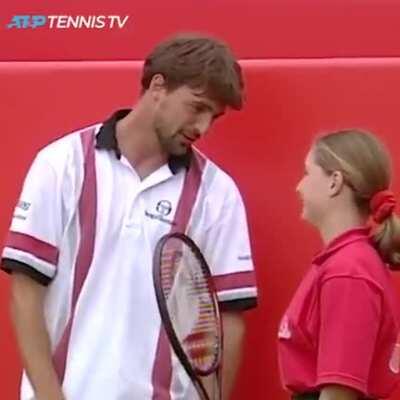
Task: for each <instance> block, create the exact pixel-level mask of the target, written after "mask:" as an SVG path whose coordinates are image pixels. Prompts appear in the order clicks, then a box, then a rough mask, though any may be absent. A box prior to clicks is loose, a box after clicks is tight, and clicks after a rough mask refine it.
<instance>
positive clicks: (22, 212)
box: [13, 200, 31, 221]
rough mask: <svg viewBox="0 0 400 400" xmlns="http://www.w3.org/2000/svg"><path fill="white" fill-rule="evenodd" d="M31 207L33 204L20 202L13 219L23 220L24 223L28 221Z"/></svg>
mask: <svg viewBox="0 0 400 400" xmlns="http://www.w3.org/2000/svg"><path fill="white" fill-rule="evenodd" d="M30 207H31V203H29V202H28V201H24V200H20V201H19V202H18V203H17V206H16V207H15V212H14V215H13V218H16V219H21V220H23V221H24V220H26V218H27V215H26V213H27V212H28V211H29V209H30Z"/></svg>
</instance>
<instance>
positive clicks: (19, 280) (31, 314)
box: [11, 272, 65, 400]
mask: <svg viewBox="0 0 400 400" xmlns="http://www.w3.org/2000/svg"><path fill="white" fill-rule="evenodd" d="M45 293H46V287H45V286H43V285H41V284H39V283H37V282H36V281H34V280H33V279H32V278H30V277H28V276H27V275H25V274H23V273H19V272H14V273H13V274H12V285H11V318H12V322H13V325H14V329H15V332H16V335H17V341H18V345H19V349H20V352H21V356H22V360H23V364H24V368H25V370H26V372H27V375H28V377H29V380H30V382H31V384H32V386H33V388H34V391H35V395H36V399H37V400H64V399H65V398H64V396H63V394H62V390H61V386H60V384H59V382H58V378H57V375H56V372H55V369H54V365H53V362H52V355H51V346H50V340H49V335H48V332H47V329H46V324H45V319H44V312H43V303H44V297H45Z"/></svg>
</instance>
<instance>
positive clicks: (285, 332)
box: [278, 315, 292, 339]
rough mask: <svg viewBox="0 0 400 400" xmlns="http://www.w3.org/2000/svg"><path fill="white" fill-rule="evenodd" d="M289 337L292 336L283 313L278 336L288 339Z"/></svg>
mask: <svg viewBox="0 0 400 400" xmlns="http://www.w3.org/2000/svg"><path fill="white" fill-rule="evenodd" d="M291 337H292V332H291V330H290V325H289V318H288V317H287V316H286V315H285V316H284V317H283V318H282V321H281V325H280V327H279V332H278V338H280V339H290V338H291Z"/></svg>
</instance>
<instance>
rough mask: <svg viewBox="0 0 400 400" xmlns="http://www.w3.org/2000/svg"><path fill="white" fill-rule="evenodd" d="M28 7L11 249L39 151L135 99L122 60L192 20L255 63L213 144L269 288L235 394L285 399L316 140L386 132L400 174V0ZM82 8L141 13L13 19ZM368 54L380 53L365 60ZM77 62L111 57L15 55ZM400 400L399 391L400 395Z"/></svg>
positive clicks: (12, 112) (0, 153) (5, 212)
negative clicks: (106, 27)
mask: <svg viewBox="0 0 400 400" xmlns="http://www.w3.org/2000/svg"><path fill="white" fill-rule="evenodd" d="M4 3H5V2H4ZM18 3H19V4H12V3H11V2H8V3H6V4H2V5H0V43H1V46H0V61H1V60H3V62H0V96H1V97H0V98H1V103H0V104H1V112H0V127H1V135H2V136H1V138H2V146H0V160H1V161H0V162H1V164H0V187H1V188H2V189H1V200H0V244H1V242H2V240H3V239H4V235H5V233H6V229H7V227H8V224H9V221H10V216H11V212H12V208H13V205H14V202H15V200H16V198H17V196H18V190H19V188H20V185H21V182H22V178H23V176H24V174H25V172H26V169H27V167H28V165H29V163H30V161H31V159H32V157H33V155H34V154H35V151H36V150H37V149H38V148H39V147H40V146H42V145H44V144H46V143H47V142H48V141H49V140H51V139H53V138H55V137H58V136H61V135H63V134H64V133H66V132H68V131H70V130H73V129H76V128H78V127H81V126H84V125H86V124H89V123H92V122H94V121H99V120H101V119H103V118H104V117H106V116H107V115H108V114H109V113H110V112H111V111H112V110H113V109H114V108H117V107H120V106H129V105H131V104H133V103H134V101H135V98H136V96H137V93H138V74H139V70H140V66H141V64H140V62H117V61H112V60H121V59H141V58H143V56H144V55H145V53H146V52H147V51H148V49H149V48H150V47H151V46H152V45H153V44H154V43H155V42H156V41H158V40H159V39H160V38H161V37H163V36H164V35H165V34H169V33H171V32H173V31H175V30H180V29H190V30H202V31H208V32H213V33H215V34H218V35H219V36H221V37H223V38H225V39H226V40H228V41H229V42H230V43H231V44H232V46H233V47H234V48H235V50H236V52H237V54H238V55H239V56H240V57H241V58H242V59H247V60H245V61H242V65H243V67H244V71H245V77H246V81H247V98H248V101H247V105H246V108H245V109H244V111H242V112H239V113H237V112H234V113H232V114H231V115H229V116H226V117H224V118H223V119H222V120H221V121H219V122H217V124H216V125H215V128H214V129H213V131H212V132H211V133H210V135H209V136H208V137H207V138H206V140H205V141H204V143H202V144H201V147H202V148H203V149H204V151H205V152H206V153H207V154H208V155H209V156H210V157H211V158H213V159H215V160H216V161H217V162H219V163H220V164H221V165H222V166H223V167H225V169H226V170H227V171H228V172H230V173H231V174H232V175H233V176H234V177H235V178H236V180H237V182H238V184H239V186H240V188H241V191H242V193H243V196H244V199H245V202H246V205H247V208H248V215H249V222H250V230H251V234H252V244H253V249H254V254H255V261H256V266H257V275H258V280H259V286H260V306H259V308H258V309H257V310H256V311H252V312H250V313H249V314H248V322H249V330H248V338H247V341H246V348H245V360H244V364H243V367H242V369H241V373H240V376H239V380H238V386H237V390H236V392H235V396H234V400H243V399H246V400H247V399H252V400H264V399H273V400H284V399H287V395H286V394H285V393H284V392H283V390H282V389H281V387H280V383H279V378H278V373H277V363H276V351H275V342H276V331H277V325H278V321H279V318H280V316H281V314H282V312H283V310H284V309H285V307H286V305H287V303H288V301H289V299H290V296H291V295H292V294H293V291H294V290H295V288H296V286H297V284H298V283H299V281H300V279H301V276H302V274H303V273H304V271H305V270H306V268H307V263H308V261H309V260H310V258H311V256H312V254H313V253H314V252H315V251H316V250H318V249H319V240H318V237H317V234H316V233H315V232H314V231H313V230H312V229H311V228H310V227H308V226H307V225H305V224H303V223H302V222H301V221H300V219H299V211H300V207H299V201H298V199H297V197H296V194H295V191H294V188H295V186H296V183H297V181H298V179H299V178H300V175H301V173H302V170H303V157H304V155H305V152H306V151H307V147H308V145H309V142H310V140H311V137H312V136H313V135H314V134H315V133H317V132H320V131H326V130H331V129H338V128H343V127H351V126H360V127H364V128H367V129H371V130H373V131H376V132H377V133H379V134H380V135H381V136H382V138H383V139H384V140H385V141H386V142H387V143H388V145H389V146H390V148H391V150H392V154H393V158H394V164H395V171H396V172H397V175H398V172H400V160H399V156H398V154H399V152H398V149H399V148H400V147H399V146H400V134H399V130H400V129H399V128H400V126H399V119H398V115H399V112H398V109H399V107H398V103H399V101H398V100H399V98H398V93H400V58H390V57H389V56H398V55H399V53H400V44H399V41H398V40H397V38H398V35H397V33H398V28H397V21H398V20H399V17H400V6H399V3H398V1H397V0H393V1H389V0H352V1H351V2H350V1H348V0H326V1H324V2H320V1H317V0H301V1H300V0H249V1H248V2H245V0H241V1H239V0H213V1H208V0H204V1H202V2H201V5H202V6H201V8H200V7H198V4H199V3H195V2H194V0H192V1H189V2H188V1H185V2H183V1H181V0H173V1H171V2H168V3H164V2H157V3H156V2H155V1H154V0H153V1H151V0H149V1H146V2H140V4H135V5H134V6H132V2H131V1H128V0H119V1H118V2H109V1H107V2H106V1H105V0H99V1H97V2H96V3H95V2H92V1H89V0H86V1H84V2H83V1H79V2H78V1H77V0H75V1H69V2H66V1H65V2H62V1H58V2H53V1H45V0H42V1H39V2H37V1H35V2H30V1H29V0H25V1H24V2H18ZM156 4H157V7H156ZM244 4H247V6H246V7H245V6H244ZM80 13H81V14H91V15H95V14H114V15H116V14H119V15H125V14H130V15H131V16H132V19H130V20H129V24H128V25H127V27H126V29H125V30H120V31H118V30H115V31H107V32H106V31H73V30H63V31H54V30H53V31H51V30H49V29H45V28H44V29H43V30H39V29H37V30H32V29H28V30H7V29H5V25H6V24H7V23H8V22H9V20H10V18H11V16H12V15H15V14H46V15H51V14H80ZM222 21H223V23H222ZM339 56H340V57H344V58H330V57H339ZM367 56H376V57H378V56H379V57H380V56H381V58H360V57H367ZM306 58H309V59H306ZM79 59H83V60H110V61H103V62H93V61H85V62H71V61H67V62H60V61H57V62H12V61H13V60H32V61H37V60H79ZM248 59H251V60H248ZM395 189H396V190H397V191H399V190H400V182H399V180H398V178H397V180H396V182H395ZM396 282H397V284H398V286H399V289H400V278H396ZM8 295H9V282H8V279H7V277H6V276H3V274H0V388H1V389H0V398H2V399H3V398H4V399H7V400H16V399H17V391H18V389H17V388H18V380H19V370H20V362H19V359H18V356H17V352H16V349H15V342H14V339H13V335H12V332H11V327H10V323H9V320H8V311H7V302H8ZM392 400H400V391H399V392H398V393H397V395H395V396H393V397H392Z"/></svg>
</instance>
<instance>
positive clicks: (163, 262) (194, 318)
mask: <svg viewBox="0 0 400 400" xmlns="http://www.w3.org/2000/svg"><path fill="white" fill-rule="evenodd" d="M153 278H154V288H155V293H156V298H157V303H158V308H159V311H160V315H161V320H162V323H163V326H164V329H165V331H166V334H167V336H168V339H169V341H170V343H171V346H172V348H173V350H174V352H175V354H176V356H177V358H178V359H179V361H180V362H181V364H182V366H183V368H184V369H185V371H186V372H187V374H188V376H189V378H190V379H191V381H192V382H193V385H194V387H195V388H196V390H197V392H198V394H199V396H200V399H201V400H220V399H221V389H222V387H221V365H222V343H223V333H222V325H221V318H220V314H219V308H218V300H217V294H216V290H215V287H214V283H213V280H212V276H211V272H210V268H209V267H208V265H207V263H206V261H205V259H204V257H203V255H202V253H201V251H200V250H199V248H198V247H197V245H196V244H195V243H194V242H193V240H192V239H190V238H189V237H188V236H186V235H184V234H182V233H170V234H167V235H165V236H163V237H162V238H161V239H160V240H159V241H158V243H157V246H156V249H155V252H154V259H153ZM204 379H207V384H205V380H204ZM206 386H207V388H208V389H206Z"/></svg>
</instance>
